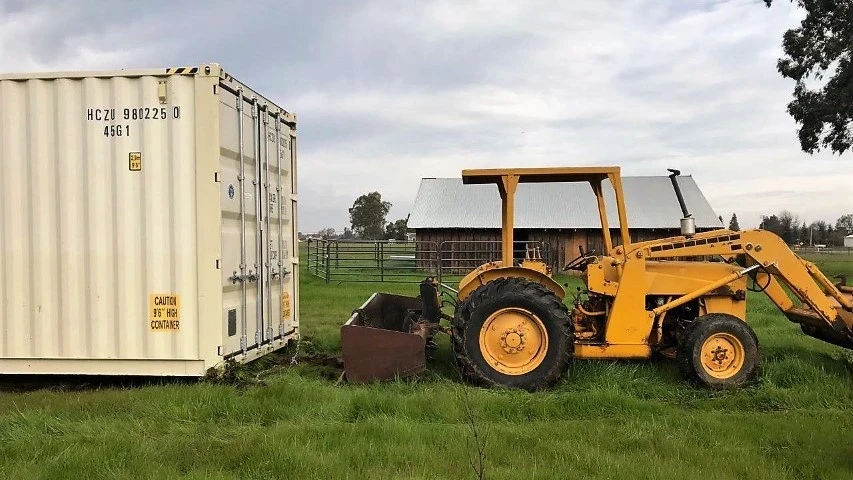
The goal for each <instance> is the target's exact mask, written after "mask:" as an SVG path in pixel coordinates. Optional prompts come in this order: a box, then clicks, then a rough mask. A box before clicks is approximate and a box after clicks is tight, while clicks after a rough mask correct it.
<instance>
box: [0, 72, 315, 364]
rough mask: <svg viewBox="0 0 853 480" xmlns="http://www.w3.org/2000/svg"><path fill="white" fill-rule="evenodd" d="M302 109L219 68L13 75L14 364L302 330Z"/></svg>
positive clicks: (4, 312) (197, 353) (133, 355)
mask: <svg viewBox="0 0 853 480" xmlns="http://www.w3.org/2000/svg"><path fill="white" fill-rule="evenodd" d="M240 119H242V121H241V120H240ZM295 122H296V119H295V116H294V115H293V114H291V113H289V112H287V111H285V110H284V109H282V108H280V107H278V106H276V105H274V104H273V103H272V102H270V101H268V100H266V99H265V98H263V97H262V96H260V95H258V94H257V93H255V92H253V91H252V90H251V89H249V88H248V87H246V86H245V85H243V84H241V83H239V82H238V81H236V80H235V79H233V78H232V77H231V76H230V75H228V74H227V73H225V72H224V71H223V70H221V69H220V67H219V66H218V65H216V64H210V65H202V66H199V67H192V68H177V69H174V68H172V69H161V70H144V71H121V72H103V73H87V72H81V73H67V72H65V73H55V74H36V75H4V76H0V165H2V173H0V201H2V205H0V228H2V231H0V250H1V251H2V255H0V374H3V373H81V374H87V373H88V374H134V375H202V374H204V372H205V371H206V370H207V369H208V368H211V367H215V366H218V365H221V364H222V362H223V361H224V360H227V359H234V360H235V361H249V360H252V359H254V358H257V357H259V356H261V355H263V354H265V353H268V352H269V351H272V350H275V349H277V348H281V347H282V346H284V345H285V344H286V343H287V342H288V341H290V340H294V339H297V338H298V331H299V330H298V326H299V324H298V301H297V300H298V279H297V271H298V268H297V266H298V265H297V264H298V259H297V258H296V257H295V255H297V252H296V249H294V248H291V247H292V245H295V238H296V237H295V236H296V231H297V228H296V218H295V212H296V201H297V197H296V188H295V187H296V168H295V167H296V128H295V127H296V123H295ZM241 140H242V141H241Z"/></svg>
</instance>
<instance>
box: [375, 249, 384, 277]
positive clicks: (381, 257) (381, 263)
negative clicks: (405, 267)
mask: <svg viewBox="0 0 853 480" xmlns="http://www.w3.org/2000/svg"><path fill="white" fill-rule="evenodd" d="M377 245H378V246H379V281H380V282H384V281H385V244H384V243H382V242H381V241H380V242H378V243H377Z"/></svg>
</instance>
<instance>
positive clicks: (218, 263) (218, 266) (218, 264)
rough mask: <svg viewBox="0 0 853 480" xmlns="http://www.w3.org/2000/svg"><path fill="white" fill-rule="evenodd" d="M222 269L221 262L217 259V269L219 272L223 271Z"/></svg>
mask: <svg viewBox="0 0 853 480" xmlns="http://www.w3.org/2000/svg"><path fill="white" fill-rule="evenodd" d="M221 268H222V264H221V260H219V259H218V258H217V259H216V269H217V270H219V269H221Z"/></svg>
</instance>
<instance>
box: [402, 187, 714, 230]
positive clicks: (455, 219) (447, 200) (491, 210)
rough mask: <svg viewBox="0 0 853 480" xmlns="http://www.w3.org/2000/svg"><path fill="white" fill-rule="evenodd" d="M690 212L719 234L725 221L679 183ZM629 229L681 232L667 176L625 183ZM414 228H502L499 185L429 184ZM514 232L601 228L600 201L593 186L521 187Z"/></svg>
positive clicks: (612, 199)
mask: <svg viewBox="0 0 853 480" xmlns="http://www.w3.org/2000/svg"><path fill="white" fill-rule="evenodd" d="M678 184H679V186H681V191H682V194H683V195H684V202H685V203H686V204H687V210H688V211H689V212H690V213H691V214H692V215H693V217H694V218H695V219H696V226H697V227H698V228H719V227H721V226H722V224H721V223H720V219H719V218H718V217H717V214H716V213H715V212H714V209H713V208H711V205H710V204H709V203H708V200H707V199H705V196H704V195H703V194H702V191H701V190H699V186H698V185H696V182H695V181H694V180H693V177H691V176H680V177H678ZM603 186H604V194H605V200H606V201H607V217H608V222H609V224H610V227H611V228H615V227H618V226H619V219H618V216H617V213H616V196H615V194H614V193H613V188H612V187H611V185H610V182H606V181H605V182H603ZM622 188H623V189H624V191H625V203H626V204H627V205H626V208H627V212H628V226H629V227H630V228H643V229H650V228H656V229H667V228H675V229H677V228H680V227H679V219H680V218H681V217H682V214H681V208H680V207H679V206H678V199H677V198H676V196H675V192H674V191H673V189H672V183H671V182H670V180H669V178H668V177H666V176H642V177H641V176H637V177H622ZM408 226H409V228H414V229H418V228H501V198H500V195H499V194H498V187H497V185H463V184H462V179H461V178H424V179H422V180H421V186H420V189H419V190H418V194H417V197H415V203H414V206H413V207H412V213H411V215H410V216H409V224H408ZM515 228H534V229H545V228H548V229H575V228H601V222H600V220H599V218H598V207H597V204H596V201H595V195H594V194H593V193H592V188H591V187H590V185H589V184H588V183H522V184H519V185H518V190H517V191H516V201H515Z"/></svg>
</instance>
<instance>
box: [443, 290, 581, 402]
mask: <svg viewBox="0 0 853 480" xmlns="http://www.w3.org/2000/svg"><path fill="white" fill-rule="evenodd" d="M509 307H516V308H523V309H526V310H527V311H529V312H531V313H533V314H534V315H536V316H537V317H538V318H539V320H541V322H542V323H543V324H544V327H545V332H546V334H547V338H548V346H547V349H546V352H545V356H544V358H543V359H542V361H541V363H540V364H539V365H538V366H536V367H535V368H534V369H533V370H531V371H529V372H527V373H524V374H521V375H509V374H505V373H502V372H500V371H498V370H496V369H495V368H494V367H493V366H492V365H490V364H489V363H488V362H487V361H486V359H485V357H484V355H483V352H481V350H480V341H479V338H480V330H481V328H482V327H483V325H484V324H485V322H486V321H487V319H488V318H489V316H490V315H492V314H493V313H495V312H496V311H498V310H501V309H504V308H509ZM570 325H571V319H570V317H569V312H568V308H567V307H566V305H565V304H563V302H562V301H561V300H560V298H559V297H557V295H555V294H554V292H552V291H550V290H548V289H547V288H546V287H545V286H544V285H542V284H539V283H536V282H532V281H529V280H527V279H523V278H500V279H497V280H493V281H490V282H488V283H486V284H485V285H482V286H480V287H479V288H477V289H476V290H474V292H473V293H471V295H470V296H468V298H466V299H465V301H464V302H462V303H461V304H460V305H459V307H458V308H457V309H456V313H455V315H454V318H453V328H452V348H453V353H454V357H455V360H456V365H457V367H458V368H459V369H460V371H461V373H462V376H463V377H464V379H465V380H466V381H468V382H471V383H474V384H477V385H481V386H485V387H496V386H502V387H508V388H519V389H524V390H528V391H534V390H539V389H543V388H548V387H551V386H553V385H554V384H555V383H557V382H558V381H559V380H560V379H561V378H562V377H563V375H564V374H565V373H566V370H567V369H568V365H569V361H570V359H571V356H572V352H573V350H574V348H573V347H574V343H573V337H572V333H571V326H570Z"/></svg>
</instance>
